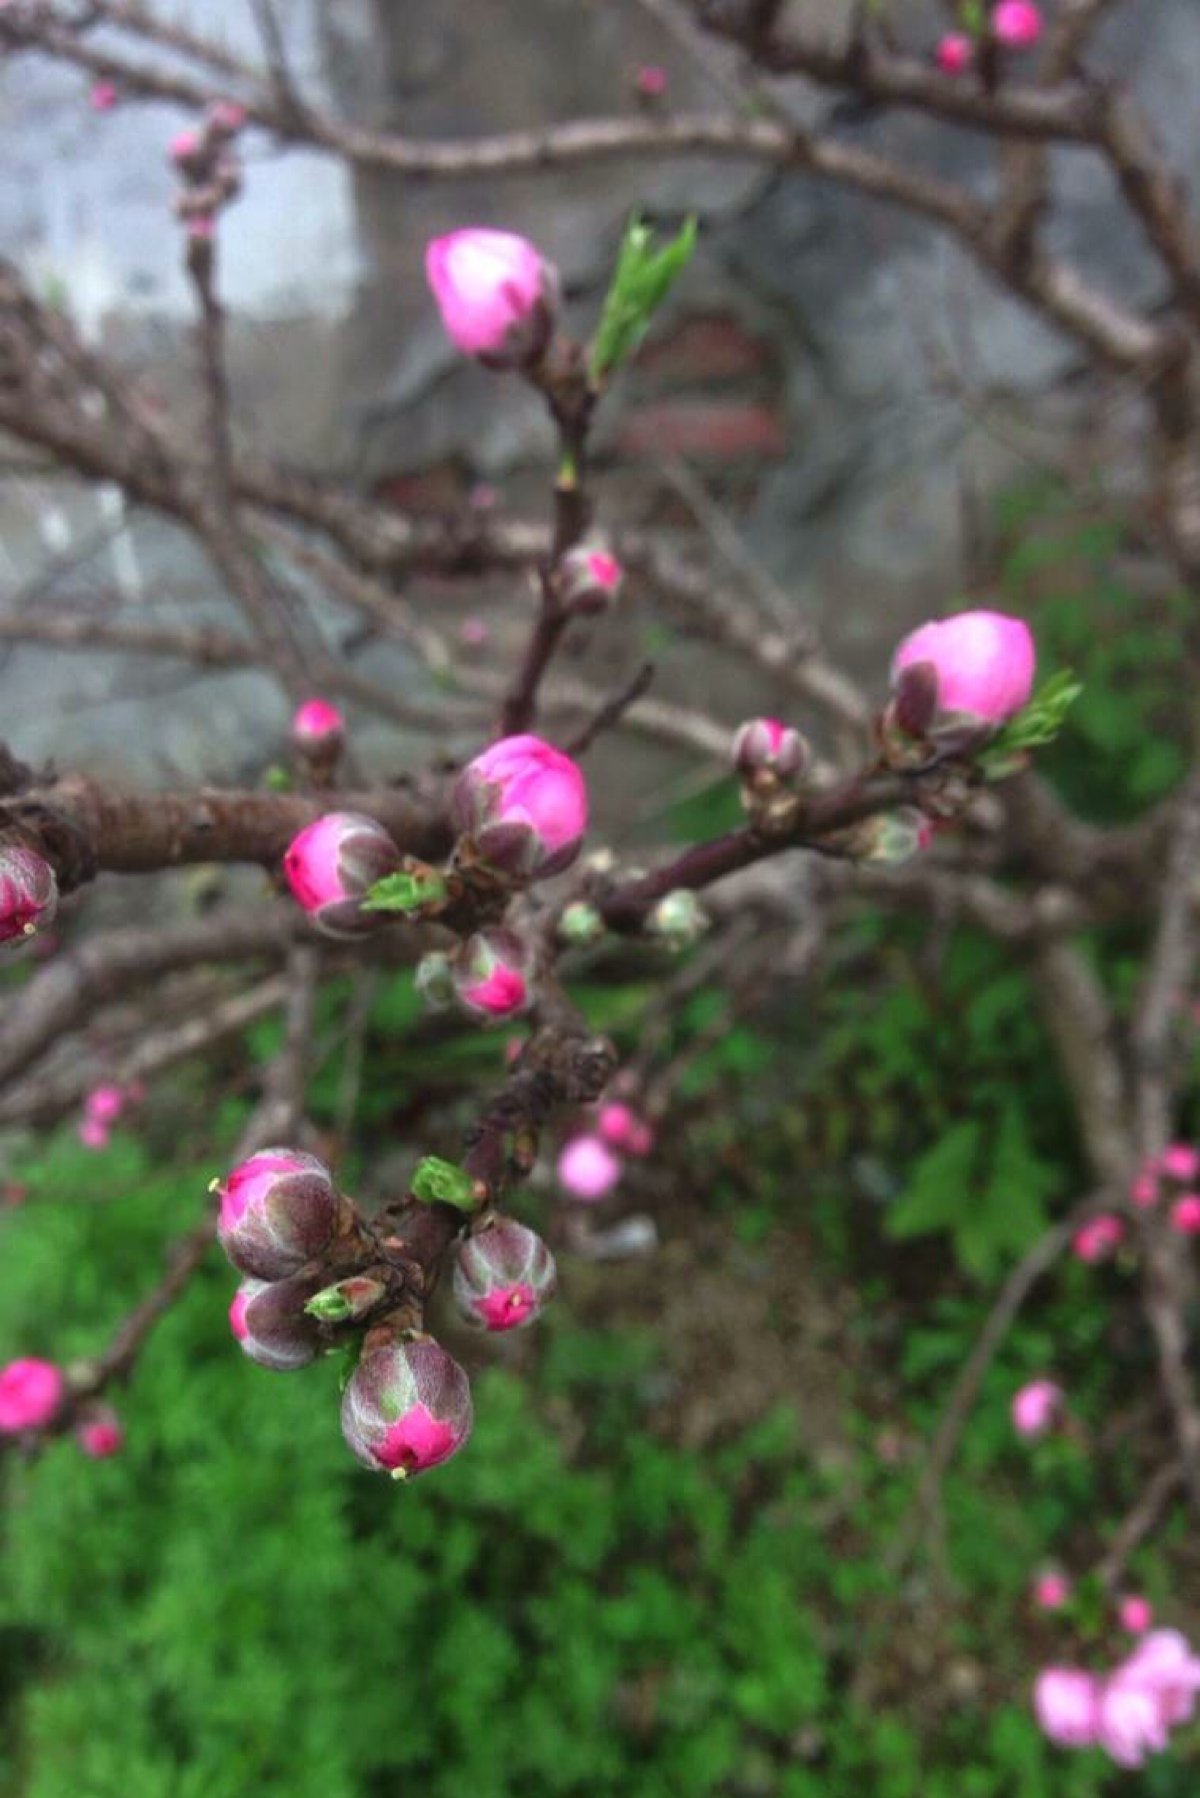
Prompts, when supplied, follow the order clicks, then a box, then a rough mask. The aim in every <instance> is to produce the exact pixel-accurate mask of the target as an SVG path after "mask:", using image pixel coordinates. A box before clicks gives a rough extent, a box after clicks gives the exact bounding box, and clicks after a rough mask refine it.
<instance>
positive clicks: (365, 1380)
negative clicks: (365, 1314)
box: [342, 1337, 472, 1479]
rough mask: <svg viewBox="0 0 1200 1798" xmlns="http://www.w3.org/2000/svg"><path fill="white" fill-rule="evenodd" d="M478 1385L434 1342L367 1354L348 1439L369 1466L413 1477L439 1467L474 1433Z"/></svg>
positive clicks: (356, 1382)
mask: <svg viewBox="0 0 1200 1798" xmlns="http://www.w3.org/2000/svg"><path fill="white" fill-rule="evenodd" d="M471 1423H472V1412H471V1388H470V1385H469V1384H468V1381H467V1376H466V1374H465V1373H464V1372H463V1370H462V1368H461V1367H460V1366H459V1365H458V1363H457V1361H453V1360H451V1358H450V1356H449V1355H448V1354H447V1353H446V1351H445V1349H444V1348H442V1347H440V1346H439V1344H438V1343H436V1342H434V1341H433V1340H432V1339H431V1338H429V1337H425V1338H423V1339H421V1340H419V1341H416V1342H393V1343H388V1344H386V1345H385V1346H384V1347H382V1348H377V1349H372V1350H371V1351H370V1352H369V1353H368V1354H365V1355H364V1356H363V1358H362V1360H361V1361H360V1362H359V1364H358V1366H357V1367H356V1368H355V1370H354V1372H353V1373H352V1374H351V1376H350V1378H349V1380H348V1382H347V1384H346V1390H345V1392H344V1393H343V1395H342V1435H343V1436H344V1437H345V1439H346V1445H347V1447H348V1448H349V1449H350V1451H351V1453H352V1454H354V1455H355V1456H356V1457H357V1458H358V1460H360V1461H361V1462H362V1463H363V1465H364V1466H365V1467H370V1468H372V1469H374V1470H375V1471H376V1472H386V1473H390V1474H391V1475H392V1477H393V1478H394V1479H409V1478H413V1477H415V1475H417V1474H419V1473H424V1472H425V1470H426V1468H429V1467H436V1466H437V1465H438V1463H439V1462H441V1461H445V1460H447V1459H448V1458H449V1456H450V1455H452V1454H454V1452H455V1451H456V1450H457V1449H459V1448H461V1447H462V1445H463V1443H464V1442H465V1441H466V1440H467V1437H468V1436H469V1435H470V1434H471Z"/></svg>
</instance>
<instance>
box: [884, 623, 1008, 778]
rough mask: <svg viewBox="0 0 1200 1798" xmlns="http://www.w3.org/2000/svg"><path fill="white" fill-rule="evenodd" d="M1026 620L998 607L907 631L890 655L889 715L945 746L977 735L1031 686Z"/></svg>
mask: <svg viewBox="0 0 1200 1798" xmlns="http://www.w3.org/2000/svg"><path fill="white" fill-rule="evenodd" d="M1034 667H1035V654H1034V647H1033V638H1032V636H1031V635H1030V632H1029V626H1028V625H1027V624H1026V623H1025V622H1024V620H1023V619H1020V618H1010V617H1008V616H1007V615H1006V614H1005V613H1003V612H988V611H975V612H958V613H956V614H955V615H954V616H953V617H952V618H944V619H934V620H932V621H931V622H930V623H929V624H923V625H921V626H920V628H919V629H918V630H915V631H913V632H912V633H911V634H910V635H909V636H907V637H905V639H904V641H903V642H902V643H901V644H900V646H899V648H898V649H897V650H896V653H895V656H894V657H893V659H892V693H893V703H892V708H891V719H890V720H889V722H892V723H894V724H895V725H896V726H897V727H898V728H899V730H900V732H901V733H902V734H904V735H907V736H909V737H914V738H921V739H928V741H929V742H930V743H932V744H933V745H935V746H936V747H937V748H940V749H942V750H944V751H948V752H950V753H956V752H958V753H961V752H965V751H966V750H968V749H970V748H971V747H973V746H976V745H978V744H980V743H982V742H985V741H986V740H987V738H988V737H989V736H991V735H992V734H993V733H994V732H995V731H996V730H997V729H998V728H999V727H1000V726H1001V725H1002V724H1004V723H1006V722H1007V721H1008V719H1009V718H1011V717H1012V716H1013V714H1014V713H1015V712H1019V711H1020V709H1021V707H1022V706H1023V705H1025V704H1026V703H1027V701H1028V699H1029V696H1030V694H1031V692H1032V691H1033V676H1034Z"/></svg>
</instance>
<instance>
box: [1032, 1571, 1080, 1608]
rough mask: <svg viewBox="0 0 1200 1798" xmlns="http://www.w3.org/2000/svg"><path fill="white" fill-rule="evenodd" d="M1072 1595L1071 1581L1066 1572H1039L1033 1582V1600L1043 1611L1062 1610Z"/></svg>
mask: <svg viewBox="0 0 1200 1798" xmlns="http://www.w3.org/2000/svg"><path fill="white" fill-rule="evenodd" d="M1070 1596H1071V1582H1070V1580H1069V1579H1068V1578H1067V1576H1066V1574H1065V1573H1055V1572H1050V1573H1039V1575H1038V1577H1037V1579H1036V1580H1034V1582H1033V1602H1034V1604H1036V1605H1037V1607H1038V1609H1039V1610H1042V1611H1061V1609H1062V1607H1063V1606H1064V1605H1065V1604H1066V1602H1067V1600H1068V1598H1070Z"/></svg>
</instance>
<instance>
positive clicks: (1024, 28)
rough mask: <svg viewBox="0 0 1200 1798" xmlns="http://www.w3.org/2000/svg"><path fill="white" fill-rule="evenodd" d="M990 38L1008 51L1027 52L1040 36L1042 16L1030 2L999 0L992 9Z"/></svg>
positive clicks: (1030, 0) (1023, 0)
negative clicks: (1003, 45)
mask: <svg viewBox="0 0 1200 1798" xmlns="http://www.w3.org/2000/svg"><path fill="white" fill-rule="evenodd" d="M991 29H992V36H993V37H994V38H995V39H996V42H997V43H998V44H1006V45H1007V46H1008V48H1009V49H1010V50H1027V49H1028V48H1029V46H1030V45H1031V44H1036V43H1037V41H1038V39H1039V38H1040V37H1041V35H1042V15H1041V13H1040V12H1039V10H1038V8H1037V7H1036V6H1034V5H1033V3H1032V0H1000V3H999V5H998V6H995V7H993V8H992V17H991Z"/></svg>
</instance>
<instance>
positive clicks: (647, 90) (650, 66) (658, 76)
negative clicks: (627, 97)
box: [633, 62, 667, 100]
mask: <svg viewBox="0 0 1200 1798" xmlns="http://www.w3.org/2000/svg"><path fill="white" fill-rule="evenodd" d="M633 84H634V86H635V87H636V88H637V91H638V93H639V94H644V95H645V96H646V98H647V99H650V100H657V99H659V98H660V97H661V96H662V95H663V94H665V93H666V91H667V71H666V70H665V69H664V68H662V67H661V66H660V65H659V64H658V63H656V62H644V63H643V64H642V66H641V68H640V69H639V70H638V72H637V74H636V75H635V76H634V80H633Z"/></svg>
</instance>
